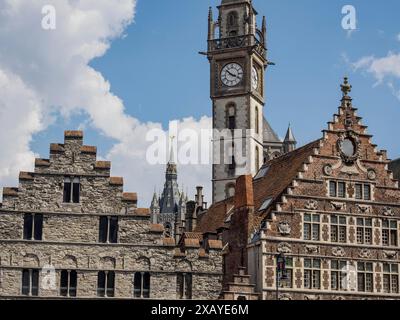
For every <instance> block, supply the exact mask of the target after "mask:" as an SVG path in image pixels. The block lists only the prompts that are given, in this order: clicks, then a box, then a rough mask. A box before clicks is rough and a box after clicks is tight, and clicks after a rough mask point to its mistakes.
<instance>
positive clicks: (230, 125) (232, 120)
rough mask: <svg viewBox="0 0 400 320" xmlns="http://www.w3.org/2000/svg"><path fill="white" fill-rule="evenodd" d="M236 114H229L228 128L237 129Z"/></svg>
mask: <svg viewBox="0 0 400 320" xmlns="http://www.w3.org/2000/svg"><path fill="white" fill-rule="evenodd" d="M235 118H236V117H235V116H229V117H228V128H229V129H230V130H234V129H236V120H235Z"/></svg>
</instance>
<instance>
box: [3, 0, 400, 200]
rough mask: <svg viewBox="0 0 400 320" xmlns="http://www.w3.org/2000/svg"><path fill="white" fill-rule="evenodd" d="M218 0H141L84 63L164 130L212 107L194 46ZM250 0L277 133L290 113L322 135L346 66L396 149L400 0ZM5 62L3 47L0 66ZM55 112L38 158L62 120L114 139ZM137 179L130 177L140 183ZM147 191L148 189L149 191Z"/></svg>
mask: <svg viewBox="0 0 400 320" xmlns="http://www.w3.org/2000/svg"><path fill="white" fill-rule="evenodd" d="M54 1H55V2H57V0H54ZM128 1H133V0H126V2H128ZM219 2H220V1H216V0H212V1H211V0H207V1H206V0H190V1H188V0H168V1H165V0H138V1H137V4H136V13H135V17H134V21H133V23H131V24H130V25H128V26H127V28H126V29H125V30H124V31H123V35H124V36H122V37H118V36H116V35H115V34H113V35H112V36H111V37H110V38H112V41H111V42H110V48H109V49H108V50H107V51H106V52H105V54H104V55H103V54H102V53H99V54H97V56H98V57H97V58H94V59H89V60H90V62H89V66H91V67H92V68H93V69H95V70H96V71H98V72H99V73H101V75H102V76H103V77H104V78H105V79H106V80H107V81H108V82H109V83H110V86H111V89H110V90H111V92H112V93H113V94H114V95H115V96H117V97H119V98H120V99H121V100H122V101H123V105H124V107H125V113H126V114H127V115H129V116H132V117H134V118H136V119H138V120H139V121H140V122H143V123H148V122H154V123H161V124H162V125H163V127H164V129H166V128H167V126H168V122H169V121H170V120H174V119H183V118H186V117H194V118H195V119H199V118H200V117H202V116H211V101H210V99H209V64H208V61H207V59H206V57H204V56H201V55H199V54H198V52H199V51H204V50H205V49H206V37H207V14H208V7H209V6H212V7H214V15H215V16H216V15H217V12H216V9H215V6H216V5H217V4H218V3H219ZM253 3H254V6H255V8H256V10H257V11H258V12H259V17H258V22H259V24H260V23H261V16H262V15H266V17H267V27H268V49H269V52H268V56H269V59H270V60H271V61H273V62H275V63H276V65H275V66H271V67H269V68H268V70H267V73H266V96H267V104H266V108H265V110H264V113H265V116H266V118H267V119H268V120H269V122H270V123H271V125H272V127H273V128H274V129H275V130H276V131H277V133H278V134H279V135H280V136H283V135H284V134H285V132H286V129H287V126H288V123H289V122H290V123H291V124H292V127H293V130H294V134H295V136H296V138H297V140H298V142H299V145H302V144H305V143H307V142H309V141H311V140H314V139H317V138H319V137H320V136H321V130H322V129H325V128H326V122H328V121H330V120H331V118H332V114H333V113H334V112H336V111H337V107H338V106H339V100H340V89H339V85H340V83H341V81H342V78H343V76H344V75H348V76H349V77H350V82H351V84H352V85H353V92H352V94H351V95H352V97H353V99H354V105H355V106H356V107H358V108H359V115H360V116H362V117H363V118H364V123H365V124H366V125H368V126H369V132H370V133H371V134H373V135H374V139H373V141H374V143H376V144H378V146H379V148H381V149H387V150H388V154H389V157H391V158H393V159H394V158H397V157H400V149H399V147H398V141H397V136H398V133H397V130H396V129H397V125H398V119H399V117H400V93H399V92H400V80H399V79H400V71H398V70H400V54H399V53H400V37H399V35H400V24H399V22H398V21H399V20H398V13H399V12H400V2H399V1H397V0H385V1H384V2H382V1H377V0H369V1H365V0H352V1H351V2H348V1H339V0H335V1H323V0H301V1H300V0H299V1H293V0H254V1H253ZM347 4H351V5H353V6H354V7H355V8H356V14H357V30H356V31H355V32H353V33H351V35H349V34H348V32H347V31H346V30H343V29H342V27H341V20H342V18H343V15H342V13H341V10H342V7H343V6H344V5H347ZM111 10H112V9H111V7H110V8H109V11H111ZM58 19H62V16H61V18H60V17H58ZM77 32H80V31H79V30H78V31H77ZM0 53H1V52H0ZM390 53H392V55H394V57H395V58H397V57H398V58H399V59H398V61H399V65H397V64H396V63H397V60H396V59H390ZM52 54H55V55H57V54H58V53H57V51H56V52H53V53H52ZM26 59H30V58H26ZM363 59H364V60H363ZM392 61H394V62H392ZM1 62H2V61H1V55H0V71H1ZM391 64H393V65H391ZM392 68H393V70H397V71H392ZM396 68H397V69H396ZM378 80H380V82H379V83H378ZM84 91H85V89H82V92H84ZM396 95H398V96H397V97H396ZM60 104H61V102H60ZM99 108H100V107H99ZM103 108H104V106H103ZM105 108H107V107H105ZM54 112H55V113H54V114H53V116H54V117H53V120H54V122H52V123H51V124H50V125H48V126H44V127H43V129H42V130H39V129H38V130H32V131H33V133H32V136H31V138H32V139H31V140H30V142H29V149H30V150H31V151H32V152H34V153H37V154H39V155H40V156H41V157H45V158H46V157H48V148H49V143H51V142H56V141H58V142H62V140H63V131H64V130H66V129H75V128H78V127H84V129H85V143H86V144H90V145H97V146H98V150H99V153H100V155H101V156H103V157H105V156H107V155H108V154H109V151H110V149H112V148H113V146H115V144H116V143H117V142H118V139H117V137H116V136H115V135H113V134H109V133H108V134H107V130H104V128H101V125H92V123H91V120H88V113H87V112H86V111H85V110H81V111H76V110H75V111H74V112H71V113H68V115H67V116H65V114H62V111H61V110H56V111H54ZM61 114H62V115H61ZM114 126H116V127H118V124H114ZM99 128H100V129H99ZM125 161H126V160H125ZM132 161H133V160H132ZM135 161H137V158H136V160H135ZM135 165H137V163H125V167H123V166H119V169H117V172H116V173H117V174H123V170H122V169H123V168H125V169H127V170H129V167H130V166H135ZM160 172H162V171H160ZM156 177H157V176H155V175H154V176H153V177H152V178H151V179H149V180H150V182H149V184H151V185H152V186H154V185H161V184H162V179H163V177H162V175H159V178H156ZM0 178H1V176H0ZM133 180H134V179H133V178H132V179H131V180H130V186H132V188H137V187H138V184H137V183H134V182H133ZM188 184H189V186H190V187H191V188H192V187H194V185H191V183H188ZM147 188H148V189H149V187H148V186H147ZM150 189H151V191H152V189H153V187H150ZM139 192H140V191H139ZM150 193H151V192H150ZM148 197H149V193H148V194H147V195H146V200H147V198H148ZM144 204H145V203H143V205H144Z"/></svg>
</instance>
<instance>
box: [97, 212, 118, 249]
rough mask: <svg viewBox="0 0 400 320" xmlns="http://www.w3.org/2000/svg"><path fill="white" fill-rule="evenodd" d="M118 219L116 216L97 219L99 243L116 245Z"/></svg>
mask: <svg viewBox="0 0 400 320" xmlns="http://www.w3.org/2000/svg"><path fill="white" fill-rule="evenodd" d="M118 233H119V218H118V216H100V217H99V237H98V242H99V243H118V240H119V239H118Z"/></svg>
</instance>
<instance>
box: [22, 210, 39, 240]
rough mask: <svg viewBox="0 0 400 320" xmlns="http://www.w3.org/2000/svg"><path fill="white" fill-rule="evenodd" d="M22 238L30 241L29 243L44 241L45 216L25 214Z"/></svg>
mask: <svg viewBox="0 0 400 320" xmlns="http://www.w3.org/2000/svg"><path fill="white" fill-rule="evenodd" d="M22 238H23V240H28V241H42V240H43V214H41V213H25V214H24V225H23V230H22Z"/></svg>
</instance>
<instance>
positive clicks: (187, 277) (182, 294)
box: [176, 273, 192, 299]
mask: <svg viewBox="0 0 400 320" xmlns="http://www.w3.org/2000/svg"><path fill="white" fill-rule="evenodd" d="M176 282H177V283H176V284H177V286H176V288H177V297H178V299H192V274H191V273H180V274H178V275H177V277H176Z"/></svg>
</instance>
